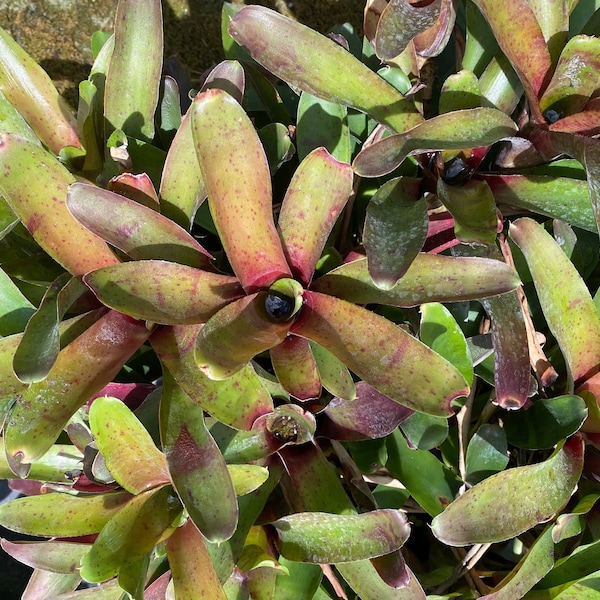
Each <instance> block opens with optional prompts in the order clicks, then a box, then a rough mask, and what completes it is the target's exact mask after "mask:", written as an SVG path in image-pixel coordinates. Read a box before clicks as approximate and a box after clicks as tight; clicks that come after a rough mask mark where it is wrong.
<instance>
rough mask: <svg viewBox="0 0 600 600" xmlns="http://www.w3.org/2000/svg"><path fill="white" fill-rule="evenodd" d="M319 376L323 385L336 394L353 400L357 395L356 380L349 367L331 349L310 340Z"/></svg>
mask: <svg viewBox="0 0 600 600" xmlns="http://www.w3.org/2000/svg"><path fill="white" fill-rule="evenodd" d="M310 348H311V350H312V353H313V356H314V358H315V362H316V363H317V369H318V370H319V377H320V379H321V383H322V385H323V387H324V388H325V389H326V390H327V391H328V392H329V393H331V394H333V395H334V396H339V397H340V398H344V399H345V400H352V399H353V398H355V396H356V391H355V386H354V380H353V379H352V375H350V372H349V371H348V367H346V365H345V364H344V363H343V362H342V361H341V360H340V359H339V358H337V357H336V356H335V355H334V354H332V353H331V352H329V350H327V349H325V348H323V346H320V345H319V344H317V343H316V342H313V341H310Z"/></svg>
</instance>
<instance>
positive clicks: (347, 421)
mask: <svg viewBox="0 0 600 600" xmlns="http://www.w3.org/2000/svg"><path fill="white" fill-rule="evenodd" d="M412 414H413V411H412V410H410V409H409V408H406V406H402V404H398V403H397V402H394V401H393V400H392V399H391V398H388V397H387V396H386V395H384V394H382V393H381V392H378V391H377V390H376V389H375V388H374V387H372V386H370V385H369V384H368V383H365V382H364V381H359V382H358V383H357V384H356V398H355V399H353V400H345V399H344V398H339V397H337V398H333V399H332V400H331V401H330V402H329V404H328V405H327V406H326V408H325V409H324V410H323V411H322V412H321V413H319V418H320V419H321V421H320V423H319V434H320V435H323V436H325V437H327V438H330V439H333V440H343V441H357V440H367V439H377V438H383V437H385V436H386V435H388V434H390V433H391V432H392V431H394V429H396V427H398V424H399V423H401V422H402V421H404V420H405V419H407V418H408V417H409V416H410V415H412Z"/></svg>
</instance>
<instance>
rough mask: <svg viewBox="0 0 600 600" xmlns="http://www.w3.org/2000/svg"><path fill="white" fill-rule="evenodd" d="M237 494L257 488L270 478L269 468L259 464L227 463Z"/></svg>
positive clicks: (244, 493)
mask: <svg viewBox="0 0 600 600" xmlns="http://www.w3.org/2000/svg"><path fill="white" fill-rule="evenodd" d="M227 471H229V476H230V477H231V482H232V483H233V487H234V489H235V495H236V496H245V495H246V494H249V493H250V492H253V491H254V490H257V489H258V488H259V487H260V486H261V485H262V484H263V483H264V482H265V481H266V480H267V479H268V478H269V470H268V469H267V468H266V467H260V466H259V465H227Z"/></svg>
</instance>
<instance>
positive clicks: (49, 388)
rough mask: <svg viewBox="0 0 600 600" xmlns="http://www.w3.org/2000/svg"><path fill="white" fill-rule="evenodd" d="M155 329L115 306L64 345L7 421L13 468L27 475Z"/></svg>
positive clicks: (6, 427) (5, 436) (5, 435)
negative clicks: (46, 373) (151, 329)
mask: <svg viewBox="0 0 600 600" xmlns="http://www.w3.org/2000/svg"><path fill="white" fill-rule="evenodd" d="M149 334H150V331H149V330H148V329H147V328H146V326H145V324H144V322H142V321H137V320H134V319H132V318H131V317H128V316H126V315H123V314H121V313H118V312H116V311H109V312H108V313H107V314H105V315H104V316H103V317H102V318H101V319H100V320H98V321H96V322H95V323H94V324H93V325H92V326H91V327H89V329H87V330H86V331H85V332H84V333H82V334H81V335H80V336H79V337H78V338H76V339H75V340H74V341H73V342H71V343H70V344H69V345H68V346H67V347H66V348H64V349H63V350H61V352H60V353H59V355H58V358H57V359H56V362H55V363H54V365H53V366H52V369H51V370H50V372H49V373H48V376H47V377H46V379H44V380H43V381H40V382H39V383H33V384H31V385H30V386H29V388H27V390H26V391H24V392H23V395H22V396H21V398H19V400H18V402H17V403H16V404H15V405H14V407H13V409H12V411H11V413H10V415H9V417H8V419H7V421H6V424H5V430H4V441H5V445H6V453H7V456H8V458H9V461H10V462H11V468H13V469H14V470H15V472H17V473H18V474H19V475H21V476H25V475H26V474H27V471H28V469H29V464H30V463H31V462H33V461H35V460H36V459H37V458H39V457H41V456H42V455H43V454H44V453H45V452H46V451H47V450H48V449H49V448H50V447H51V446H52V444H54V442H55V441H56V439H57V438H58V436H59V434H60V432H61V431H62V429H63V427H65V425H66V424H67V422H68V421H69V419H70V418H71V416H72V415H73V414H74V413H75V412H76V411H77V409H78V408H80V407H81V406H83V405H84V404H85V402H86V401H87V400H88V399H89V398H90V397H91V396H92V395H93V394H95V393H96V392H97V391H98V390H101V389H102V388H103V387H104V386H105V385H106V384H107V383H108V382H109V381H111V379H112V378H113V377H114V376H115V375H116V374H117V373H118V372H119V371H120V369H121V367H122V366H123V365H124V364H125V362H126V361H127V360H128V359H129V357H130V356H131V355H132V354H133V353H134V352H135V351H136V350H137V349H138V348H139V347H140V346H141V345H142V344H143V343H144V342H145V341H146V339H147V337H148V335H149Z"/></svg>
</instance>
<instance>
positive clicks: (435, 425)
mask: <svg viewBox="0 0 600 600" xmlns="http://www.w3.org/2000/svg"><path fill="white" fill-rule="evenodd" d="M400 429H401V430H402V433H403V434H404V435H405V436H406V439H407V440H408V442H409V443H410V445H411V446H412V447H413V448H416V449H417V450H432V449H433V448H437V447H438V446H439V445H440V444H441V443H442V442H443V441H444V440H445V439H446V438H447V437H448V419H444V418H443V417H434V416H433V415H426V414H424V413H414V414H412V415H410V416H409V417H408V418H407V419H405V420H404V421H402V422H401V423H400Z"/></svg>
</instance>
